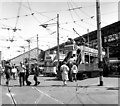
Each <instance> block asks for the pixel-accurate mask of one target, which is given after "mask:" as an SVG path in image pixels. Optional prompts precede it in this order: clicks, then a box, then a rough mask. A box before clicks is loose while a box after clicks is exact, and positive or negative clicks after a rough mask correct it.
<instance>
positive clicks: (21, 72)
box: [18, 62, 25, 87]
mask: <svg viewBox="0 0 120 106" xmlns="http://www.w3.org/2000/svg"><path fill="white" fill-rule="evenodd" d="M18 75H19V83H20V87H21V86H24V85H25V84H24V81H25V65H24V64H23V63H22V62H20V66H19V67H18Z"/></svg>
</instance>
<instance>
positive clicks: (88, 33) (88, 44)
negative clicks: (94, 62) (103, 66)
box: [87, 29, 90, 64]
mask: <svg viewBox="0 0 120 106" xmlns="http://www.w3.org/2000/svg"><path fill="white" fill-rule="evenodd" d="M87 33H88V48H89V49H88V50H89V64H90V37H89V29H87Z"/></svg>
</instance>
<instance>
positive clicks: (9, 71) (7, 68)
mask: <svg viewBox="0 0 120 106" xmlns="http://www.w3.org/2000/svg"><path fill="white" fill-rule="evenodd" d="M11 69H12V67H11V65H10V62H9V61H7V62H6V64H5V75H6V80H7V81H6V85H7V86H8V85H9V81H10V77H11Z"/></svg>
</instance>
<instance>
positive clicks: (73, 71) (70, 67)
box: [60, 62, 78, 86]
mask: <svg viewBox="0 0 120 106" xmlns="http://www.w3.org/2000/svg"><path fill="white" fill-rule="evenodd" d="M60 71H61V76H62V80H63V84H64V86H66V85H67V81H68V80H69V76H70V77H71V81H74V80H75V81H77V72H78V68H77V65H76V64H75V63H72V62H70V63H69V64H67V62H63V65H61V67H60Z"/></svg>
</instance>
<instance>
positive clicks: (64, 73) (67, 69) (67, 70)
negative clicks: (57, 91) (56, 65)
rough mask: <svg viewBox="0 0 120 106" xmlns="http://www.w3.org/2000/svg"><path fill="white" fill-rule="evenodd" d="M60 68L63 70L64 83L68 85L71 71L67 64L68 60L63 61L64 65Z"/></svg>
mask: <svg viewBox="0 0 120 106" xmlns="http://www.w3.org/2000/svg"><path fill="white" fill-rule="evenodd" d="M60 70H61V72H62V80H63V84H64V86H66V85H67V80H68V72H69V67H68V66H67V65H66V62H64V63H63V65H62V66H61V67H60Z"/></svg>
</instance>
